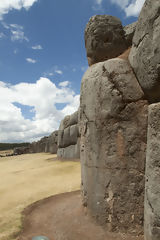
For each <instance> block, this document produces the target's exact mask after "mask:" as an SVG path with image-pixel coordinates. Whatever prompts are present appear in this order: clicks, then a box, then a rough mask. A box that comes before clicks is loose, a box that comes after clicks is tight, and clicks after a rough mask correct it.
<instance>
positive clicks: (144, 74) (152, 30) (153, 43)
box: [129, 0, 160, 102]
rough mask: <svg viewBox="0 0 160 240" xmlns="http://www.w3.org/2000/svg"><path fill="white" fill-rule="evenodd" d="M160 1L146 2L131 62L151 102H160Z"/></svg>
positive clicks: (130, 57) (139, 21) (136, 34)
mask: <svg viewBox="0 0 160 240" xmlns="http://www.w3.org/2000/svg"><path fill="white" fill-rule="evenodd" d="M159 43H160V1H159V0H146V1H145V3H144V6H143V8H142V11H141V13H140V16H139V20H138V23H137V27H136V31H135V34H134V38H133V46H132V49H131V52H130V56H129V60H130V63H131V66H132V67H133V69H134V72H135V74H136V76H137V79H138V81H139V83H140V85H141V87H142V89H143V90H144V92H145V94H146V97H147V99H148V100H149V101H150V102H157V101H160V44H159Z"/></svg>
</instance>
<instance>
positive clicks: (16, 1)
mask: <svg viewBox="0 0 160 240" xmlns="http://www.w3.org/2000/svg"><path fill="white" fill-rule="evenodd" d="M37 1H38V0H1V1H0V19H2V18H3V15H4V14H7V13H8V12H9V11H11V10H13V9H16V10H21V9H22V8H25V9H26V10H28V9H29V8H30V7H31V6H32V5H33V4H34V3H35V2H37Z"/></svg>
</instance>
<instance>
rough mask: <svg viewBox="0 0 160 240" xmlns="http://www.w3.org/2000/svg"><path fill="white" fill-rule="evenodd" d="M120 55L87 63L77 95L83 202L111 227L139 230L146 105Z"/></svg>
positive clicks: (142, 195) (141, 212) (93, 213)
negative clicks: (92, 63) (86, 69)
mask: <svg viewBox="0 0 160 240" xmlns="http://www.w3.org/2000/svg"><path fill="white" fill-rule="evenodd" d="M143 95H144V94H143V92H142V90H141V88H140V86H139V84H138V82H137V80H136V78H135V76H134V74H133V72H132V69H131V68H130V66H129V64H128V62H127V61H126V60H123V59H119V58H116V59H111V60H108V61H105V62H101V63H97V64H95V65H93V66H91V67H90V68H89V69H88V71H87V72H86V73H85V75H84V77H83V79H82V85H81V98H80V122H79V124H80V134H81V148H80V158H81V166H82V195H83V203H84V205H85V206H87V209H88V210H89V212H90V214H91V215H92V216H94V217H95V218H96V220H97V221H98V222H99V223H100V224H102V225H105V226H106V227H107V228H108V229H109V230H111V231H122V232H125V231H128V232H130V233H134V232H135V231H136V230H135V229H137V231H138V232H142V231H143V230H142V227H143V215H144V213H143V211H144V165H145V152H146V132H147V108H148V103H147V101H146V100H143Z"/></svg>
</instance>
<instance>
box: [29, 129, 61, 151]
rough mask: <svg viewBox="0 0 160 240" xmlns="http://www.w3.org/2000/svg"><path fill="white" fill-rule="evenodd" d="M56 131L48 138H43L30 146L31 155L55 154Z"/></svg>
mask: <svg viewBox="0 0 160 240" xmlns="http://www.w3.org/2000/svg"><path fill="white" fill-rule="evenodd" d="M57 141H58V131H54V132H53V133H52V134H51V135H50V136H49V137H43V138H41V139H40V140H39V141H37V142H33V143H31V145H30V152H31V153H40V152H50V153H52V154H56V153H57Z"/></svg>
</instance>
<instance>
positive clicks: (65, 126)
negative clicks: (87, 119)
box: [57, 111, 80, 158]
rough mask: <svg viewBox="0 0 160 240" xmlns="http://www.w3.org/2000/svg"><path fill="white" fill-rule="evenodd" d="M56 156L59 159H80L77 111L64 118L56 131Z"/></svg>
mask: <svg viewBox="0 0 160 240" xmlns="http://www.w3.org/2000/svg"><path fill="white" fill-rule="evenodd" d="M57 156H58V157H61V158H80V143H79V128H78V111H77V112H75V113H73V114H72V115H68V116H66V117H65V118H64V119H63V120H62V121H61V124H60V127H59V131H58V151H57Z"/></svg>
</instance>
